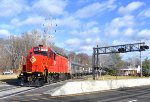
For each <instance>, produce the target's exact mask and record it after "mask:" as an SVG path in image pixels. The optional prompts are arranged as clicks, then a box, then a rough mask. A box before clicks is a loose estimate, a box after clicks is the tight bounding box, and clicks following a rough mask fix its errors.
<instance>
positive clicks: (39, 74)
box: [18, 45, 83, 86]
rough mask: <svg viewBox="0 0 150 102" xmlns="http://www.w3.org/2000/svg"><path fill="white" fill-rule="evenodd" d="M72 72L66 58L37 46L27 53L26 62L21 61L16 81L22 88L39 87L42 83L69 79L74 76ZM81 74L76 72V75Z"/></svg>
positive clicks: (46, 48)
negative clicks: (20, 68)
mask: <svg viewBox="0 0 150 102" xmlns="http://www.w3.org/2000/svg"><path fill="white" fill-rule="evenodd" d="M24 62H25V64H24ZM78 68H79V67H78ZM82 70H83V69H82ZM72 72H73V71H72ZM72 72H71V64H70V63H69V60H68V58H67V57H65V56H62V55H60V54H58V53H56V52H55V51H54V50H52V49H51V48H50V47H45V46H43V45H39V46H37V47H32V48H31V49H30V50H29V51H28V54H27V56H26V61H24V58H23V59H22V71H21V73H20V75H19V77H18V81H19V85H22V86H41V85H43V84H44V83H53V82H56V81H58V80H66V79H70V78H71V77H72V76H73V74H75V73H74V72H73V73H72ZM81 73H82V72H81V71H80V72H79V71H78V72H77V73H76V74H78V75H79V74H80V75H81Z"/></svg>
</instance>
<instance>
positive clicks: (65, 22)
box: [56, 16, 82, 29]
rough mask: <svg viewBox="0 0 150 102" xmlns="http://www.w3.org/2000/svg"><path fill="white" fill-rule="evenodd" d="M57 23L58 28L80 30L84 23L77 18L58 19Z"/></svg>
mask: <svg viewBox="0 0 150 102" xmlns="http://www.w3.org/2000/svg"><path fill="white" fill-rule="evenodd" d="M56 23H57V24H58V26H62V27H69V28H73V29H75V28H80V27H81V25H82V22H81V21H80V20H79V19H76V18H75V17H71V16H70V17H68V16H67V17H64V18H61V19H56Z"/></svg>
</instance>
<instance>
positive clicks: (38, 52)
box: [34, 47, 47, 56]
mask: <svg viewBox="0 0 150 102" xmlns="http://www.w3.org/2000/svg"><path fill="white" fill-rule="evenodd" d="M34 54H37V55H43V56H47V51H46V50H45V49H41V50H40V49H39V48H38V47H36V48H34Z"/></svg>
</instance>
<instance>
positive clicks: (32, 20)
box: [10, 16, 44, 26]
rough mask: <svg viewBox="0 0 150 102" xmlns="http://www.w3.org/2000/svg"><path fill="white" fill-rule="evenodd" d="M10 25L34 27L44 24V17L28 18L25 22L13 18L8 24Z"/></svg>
mask: <svg viewBox="0 0 150 102" xmlns="http://www.w3.org/2000/svg"><path fill="white" fill-rule="evenodd" d="M10 23H11V24H13V25H15V26H25V25H35V24H41V25H42V24H43V23H44V17H41V16H30V17H28V18H26V19H25V20H22V21H21V20H19V19H18V18H14V19H12V20H11V22H10Z"/></svg>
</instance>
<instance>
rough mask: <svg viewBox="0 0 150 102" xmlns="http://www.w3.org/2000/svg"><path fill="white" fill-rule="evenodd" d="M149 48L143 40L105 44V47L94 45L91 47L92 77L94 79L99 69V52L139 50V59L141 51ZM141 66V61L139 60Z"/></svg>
mask: <svg viewBox="0 0 150 102" xmlns="http://www.w3.org/2000/svg"><path fill="white" fill-rule="evenodd" d="M147 49H149V46H147V45H145V42H142V43H134V44H124V45H116V46H107V47H98V45H97V47H95V48H93V63H92V67H93V79H94V80H95V77H96V73H97V70H99V69H100V66H99V55H100V54H111V53H126V52H134V51H139V52H140V59H141V51H145V50H147ZM141 66H142V61H141ZM141 76H142V67H141Z"/></svg>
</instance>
